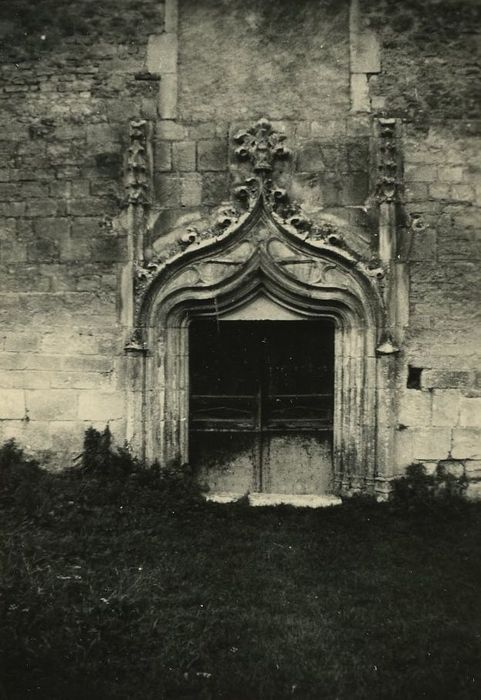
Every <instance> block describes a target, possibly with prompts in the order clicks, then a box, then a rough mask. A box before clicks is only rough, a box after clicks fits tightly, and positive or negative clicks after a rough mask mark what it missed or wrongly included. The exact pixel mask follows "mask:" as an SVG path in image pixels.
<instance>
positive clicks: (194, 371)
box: [189, 319, 334, 494]
mask: <svg viewBox="0 0 481 700" xmlns="http://www.w3.org/2000/svg"><path fill="white" fill-rule="evenodd" d="M189 334H190V342H189V365H190V410H189V441H190V446H189V447H190V449H189V452H190V460H191V463H192V464H193V466H194V467H195V468H196V469H197V471H198V474H199V477H200V478H201V479H202V480H204V481H205V482H207V484H208V485H209V486H210V488H211V489H212V490H214V491H230V492H240V493H243V492H245V491H251V492H261V491H263V492H269V493H296V494H300V493H313V494H318V493H327V492H329V486H330V479H331V471H332V454H331V453H332V432H333V413H334V324H333V322H332V321H331V320H329V319H325V320H315V321H211V320H209V321H194V322H192V324H191V326H190V330H189Z"/></svg>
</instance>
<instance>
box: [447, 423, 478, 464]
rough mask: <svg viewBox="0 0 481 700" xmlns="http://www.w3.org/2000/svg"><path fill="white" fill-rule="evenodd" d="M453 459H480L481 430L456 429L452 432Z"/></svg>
mask: <svg viewBox="0 0 481 700" xmlns="http://www.w3.org/2000/svg"><path fill="white" fill-rule="evenodd" d="M452 456H453V458H454V459H475V460H477V459H481V428H478V429H476V428H457V429H455V430H454V431H453V449H452Z"/></svg>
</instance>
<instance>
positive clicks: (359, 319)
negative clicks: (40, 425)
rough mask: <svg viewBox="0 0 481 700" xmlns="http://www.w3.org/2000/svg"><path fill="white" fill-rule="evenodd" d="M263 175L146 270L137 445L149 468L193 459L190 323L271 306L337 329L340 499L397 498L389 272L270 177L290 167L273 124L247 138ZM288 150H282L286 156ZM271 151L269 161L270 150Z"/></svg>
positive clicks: (132, 369) (135, 341)
mask: <svg viewBox="0 0 481 700" xmlns="http://www.w3.org/2000/svg"><path fill="white" fill-rule="evenodd" d="M239 140H240V143H241V147H242V148H243V149H245V152H244V151H242V152H241V153H238V156H239V157H240V158H247V159H248V160H249V161H250V164H251V166H252V169H253V171H254V174H253V176H252V177H248V178H247V179H246V180H245V181H244V182H241V183H237V184H236V186H235V188H234V193H233V195H234V196H233V199H232V202H231V203H229V204H228V205H226V206H223V207H221V208H220V209H219V210H218V212H217V213H216V214H215V216H214V217H213V220H212V222H211V224H210V225H209V226H207V227H206V228H205V229H204V230H202V231H198V230H196V229H194V228H191V229H189V230H186V232H185V233H184V234H182V235H181V236H180V237H179V239H178V240H177V242H176V243H175V244H174V245H173V246H171V247H169V248H168V249H167V250H165V251H164V252H163V254H161V255H160V256H159V257H158V258H157V259H156V260H150V261H149V262H144V263H138V264H137V266H136V270H135V275H134V276H135V283H134V285H135V294H134V296H135V304H134V306H135V310H134V317H135V321H134V326H135V329H134V333H133V335H132V339H131V342H130V343H129V344H128V345H127V347H126V352H127V356H128V358H129V360H128V362H129V372H128V376H129V382H128V407H129V416H128V440H129V442H130V444H131V445H132V447H133V448H134V449H135V450H136V451H137V452H138V453H139V454H141V455H142V456H143V457H145V458H146V459H148V460H154V459H160V460H162V461H163V462H164V463H166V462H169V461H172V460H175V461H180V462H186V461H188V459H189V440H188V434H189V429H188V422H189V332H188V329H189V324H190V322H191V321H192V320H193V319H196V318H205V317H207V318H208V317H217V318H222V317H223V315H224V314H227V313H229V312H231V311H233V310H234V309H238V308H240V307H243V306H246V305H248V304H249V303H250V302H251V301H253V300H255V299H256V298H258V297H260V296H264V297H267V298H268V299H270V300H271V301H273V302H274V303H275V304H277V305H279V306H281V307H284V308H285V309H288V310H291V311H294V312H296V313H297V314H298V315H301V316H303V317H304V318H306V319H309V318H330V319H332V321H333V322H334V324H335V329H336V330H335V357H336V360H335V418H334V446H333V473H332V491H333V492H335V493H350V492H352V491H359V490H365V489H367V490H370V491H374V490H376V489H378V490H379V491H382V490H385V489H386V483H387V482H388V480H389V477H390V476H391V471H390V470H391V469H392V467H393V465H392V463H391V458H392V453H393V440H394V424H395V421H394V413H393V400H392V396H393V389H394V381H395V368H396V354H395V353H396V350H397V349H396V348H395V346H394V344H393V343H392V342H391V339H390V337H389V328H388V324H387V311H386V306H385V301H384V297H385V295H384V285H385V269H384V266H383V265H381V264H380V263H379V260H378V259H373V260H363V259H362V258H361V257H360V256H359V255H358V254H356V253H355V252H354V251H353V250H350V249H349V247H348V246H347V245H346V244H345V242H344V240H343V237H342V232H341V231H339V230H338V229H337V228H336V227H335V226H333V225H332V223H330V222H322V221H321V222H320V223H318V222H312V221H311V220H310V219H308V218H307V217H305V216H304V214H303V212H302V210H301V208H300V207H298V206H297V205H295V204H294V203H292V202H291V201H290V199H289V197H288V195H287V192H286V191H285V190H284V189H283V188H281V187H278V186H276V185H275V183H273V182H272V180H271V179H270V175H271V171H272V164H273V162H274V160H275V159H276V158H278V157H285V155H286V154H285V152H284V151H283V150H282V151H281V150H279V149H280V146H279V143H282V140H283V139H279V138H278V135H277V136H276V137H275V138H274V135H273V132H272V130H270V129H269V127H268V126H267V124H266V123H265V122H264V121H262V122H260V123H258V125H256V127H255V128H254V129H253V130H250V131H249V132H246V135H244V136H242V138H241V137H239V138H238V141H239ZM282 148H283V146H282ZM259 149H260V151H259Z"/></svg>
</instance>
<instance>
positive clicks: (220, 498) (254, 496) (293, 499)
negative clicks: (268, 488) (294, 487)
mask: <svg viewBox="0 0 481 700" xmlns="http://www.w3.org/2000/svg"><path fill="white" fill-rule="evenodd" d="M244 495H245V494H242V493H234V492H231V491H229V492H217V493H209V494H206V496H205V498H206V500H207V501H212V502H213V503H234V502H235V501H238V500H239V498H242V497H243V496H244ZM248 498H249V505H251V506H280V505H286V506H295V507H297V508H327V507H328V506H339V505H341V503H342V501H341V499H340V498H338V497H337V496H332V495H329V494H326V495H323V496H319V495H316V494H312V495H310V494H295V493H250V494H249V495H248Z"/></svg>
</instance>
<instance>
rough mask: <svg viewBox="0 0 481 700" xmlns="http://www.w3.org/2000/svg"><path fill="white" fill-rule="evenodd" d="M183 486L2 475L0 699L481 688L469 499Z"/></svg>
mask: <svg viewBox="0 0 481 700" xmlns="http://www.w3.org/2000/svg"><path fill="white" fill-rule="evenodd" d="M0 462H1V460H0ZM0 467H1V464H0ZM29 470H30V472H31V475H30V477H29V479H28V481H27V480H26V476H27V475H28V473H29ZM4 471H5V470H4ZM32 474H33V476H32ZM186 483H187V484H188V483H189V480H188V478H187V480H184V482H182V481H181V480H180V479H177V478H176V477H175V475H173V473H170V475H168V477H167V478H164V477H160V478H159V477H158V475H153V473H150V474H147V475H145V476H142V475H141V474H139V473H134V474H132V473H130V474H123V475H121V476H119V475H117V476H110V477H105V476H104V477H102V476H99V475H98V474H95V473H94V474H85V473H83V474H79V473H76V474H75V473H72V472H70V473H67V474H64V475H61V476H52V475H46V474H45V473H43V472H40V471H39V470H37V468H36V467H35V465H32V464H30V465H29V466H28V467H27V468H26V470H25V473H24V474H23V475H22V476H21V478H19V479H18V480H17V482H16V483H15V484H13V485H12V480H11V479H10V481H9V480H8V479H4V483H3V497H2V498H1V499H0V505H1V519H2V533H3V534H2V550H3V554H2V565H3V566H2V568H3V575H2V580H1V584H0V593H1V598H0V604H1V608H2V609H1V611H0V617H1V620H2V623H1V638H0V650H1V654H2V662H3V668H2V684H3V688H2V689H3V695H2V690H0V697H1V698H5V699H7V700H13V699H17V698H18V699H20V698H22V699H23V698H48V699H49V700H54V699H56V698H59V699H60V698H62V699H64V698H69V699H70V698H74V699H75V698H78V699H80V698H82V699H84V698H89V699H91V698H92V699H94V698H102V699H104V698H105V699H107V698H129V699H137V698H139V699H140V698H142V700H144V699H149V698H156V699H161V698H175V699H176V700H177V699H183V698H190V699H192V700H193V699H194V698H195V699H203V698H205V699H213V698H222V699H226V700H255V699H257V698H272V699H273V700H278V699H279V700H280V699H282V698H313V699H318V698H333V699H334V698H342V699H343V698H369V699H371V698H403V699H404V698H450V699H453V698H456V699H457V698H478V697H480V695H481V642H480V630H481V596H480V595H479V583H480V580H481V577H480V574H481V556H480V554H481V551H480V550H481V538H480V531H481V507H480V506H479V505H476V504H463V505H461V504H458V503H454V504H451V505H449V504H444V505H442V504H434V503H431V504H430V505H429V506H425V507H423V506H419V505H416V506H414V507H412V508H409V507H404V506H403V507H402V508H401V507H397V506H395V505H389V504H384V505H375V504H369V503H363V502H356V501H353V502H352V503H350V504H346V505H343V506H339V507H334V508H330V509H324V510H317V511H311V510H307V509H305V510H304V509H299V510H298V509H293V508H290V507H278V508H260V509H254V508H249V507H248V506H245V505H243V504H234V505H217V504H209V503H204V502H203V501H202V500H201V499H199V497H198V495H197V494H196V493H195V489H191V490H190V491H189V489H188V488H187V487H186V486H185V484H186ZM29 484H33V486H32V487H30V486H29Z"/></svg>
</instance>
